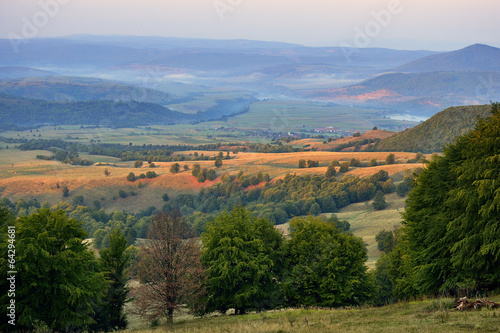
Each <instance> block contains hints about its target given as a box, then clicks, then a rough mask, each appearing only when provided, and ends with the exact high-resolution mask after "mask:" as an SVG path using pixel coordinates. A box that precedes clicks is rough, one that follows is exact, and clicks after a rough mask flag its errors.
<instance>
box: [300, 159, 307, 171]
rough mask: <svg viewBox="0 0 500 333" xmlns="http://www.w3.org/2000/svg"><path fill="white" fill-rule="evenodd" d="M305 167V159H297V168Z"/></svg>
mask: <svg viewBox="0 0 500 333" xmlns="http://www.w3.org/2000/svg"><path fill="white" fill-rule="evenodd" d="M305 167H306V160H299V169H303V168H305Z"/></svg>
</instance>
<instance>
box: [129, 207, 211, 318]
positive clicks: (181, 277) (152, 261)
mask: <svg viewBox="0 0 500 333" xmlns="http://www.w3.org/2000/svg"><path fill="white" fill-rule="evenodd" d="M200 256H201V251H200V245H199V243H198V242H197V241H196V239H194V238H191V232H190V229H189V226H188V224H187V223H186V222H185V221H184V220H183V219H182V218H181V217H180V215H179V213H178V212H175V211H174V212H171V213H169V214H166V213H162V214H160V215H158V216H157V217H156V218H155V219H154V220H153V222H151V225H150V226H149V228H148V239H147V240H146V243H145V245H144V247H142V248H141V249H140V250H139V254H138V260H139V262H138V269H137V277H138V278H139V280H140V282H141V285H140V286H139V287H136V288H134V289H133V290H132V294H133V296H134V302H135V305H136V306H137V308H138V310H139V313H140V314H141V315H142V316H145V317H148V318H150V319H154V318H160V317H166V318H167V321H168V322H170V323H171V322H173V315H174V310H175V309H177V308H178V306H179V305H180V304H188V305H190V306H191V307H192V309H193V310H194V309H195V308H194V307H195V305H196V304H197V303H196V301H197V300H198V299H199V297H200V295H202V294H203V292H204V288H203V283H204V276H205V273H204V270H203V268H202V264H201V260H200Z"/></svg>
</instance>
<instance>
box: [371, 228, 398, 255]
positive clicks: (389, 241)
mask: <svg viewBox="0 0 500 333" xmlns="http://www.w3.org/2000/svg"><path fill="white" fill-rule="evenodd" d="M375 240H376V241H377V249H378V250H379V251H382V252H387V253H388V252H392V249H393V247H394V234H393V233H392V231H386V230H385V229H384V230H382V231H379V233H377V235H375Z"/></svg>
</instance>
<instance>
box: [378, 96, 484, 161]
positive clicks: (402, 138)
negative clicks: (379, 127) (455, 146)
mask: <svg viewBox="0 0 500 333" xmlns="http://www.w3.org/2000/svg"><path fill="white" fill-rule="evenodd" d="M490 110H491V105H473V106H457V107H451V108H448V109H446V110H443V111H441V112H439V113H437V114H435V115H434V116H432V117H431V118H429V119H428V120H426V121H424V122H423V123H421V124H419V125H417V126H415V127H413V128H411V129H408V130H406V131H404V132H401V133H398V134H396V135H394V136H391V137H389V138H387V139H383V140H382V141H380V143H379V144H378V145H377V147H376V150H377V151H413V152H423V153H432V152H439V151H441V150H442V149H443V147H444V146H445V145H446V144H448V143H451V142H453V141H454V140H455V139H456V138H457V137H458V136H460V135H462V134H464V133H467V132H469V131H470V130H472V129H473V128H474V126H475V124H476V121H477V117H478V116H479V117H483V118H484V117H487V116H489V115H490Z"/></svg>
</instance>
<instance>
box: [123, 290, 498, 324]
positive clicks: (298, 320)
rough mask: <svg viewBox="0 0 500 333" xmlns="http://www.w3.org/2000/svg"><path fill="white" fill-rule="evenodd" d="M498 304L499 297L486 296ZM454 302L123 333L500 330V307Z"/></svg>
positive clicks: (223, 318)
mask: <svg viewBox="0 0 500 333" xmlns="http://www.w3.org/2000/svg"><path fill="white" fill-rule="evenodd" d="M488 299H489V300H491V301H496V302H499V301H500V297H499V296H494V297H488ZM452 305H453V300H452V299H448V298H443V299H426V300H421V301H412V302H400V303H396V304H392V305H387V306H383V307H377V308H370V307H363V308H352V309H286V310H281V311H270V312H264V313H253V314H247V315H243V316H234V315H220V316H213V317H208V318H189V317H186V316H183V317H181V318H177V319H175V317H174V324H173V325H172V326H161V327H158V328H156V329H140V328H139V327H141V326H143V327H144V326H145V325H146V323H145V322H139V321H134V322H132V325H131V326H132V327H137V328H136V329H130V330H127V331H122V332H137V333H153V332H191V333H196V332H200V333H201V332H204V333H222V332H231V333H233V332H234V333H246V332H248V333H261V332H262V333H264V332H266V333H271V332H273V333H278V332H280V333H292V332H293V333H295V332H297V333H298V332H301V333H302V332H303V333H307V332H311V333H323V332H325V333H327V332H328V333H330V332H356V333H357V332H384V333H385V332H415V333H427V332H429V333H434V332H443V333H446V332H450V333H451V332H478V333H479V332H481V333H483V332H500V329H499V328H500V309H494V310H488V309H483V310H475V311H469V312H460V311H457V310H454V309H451V308H450V307H452Z"/></svg>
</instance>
